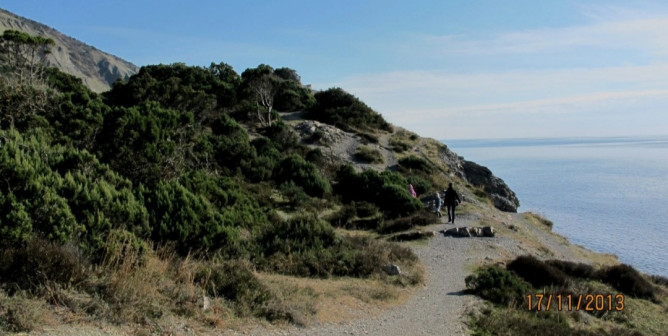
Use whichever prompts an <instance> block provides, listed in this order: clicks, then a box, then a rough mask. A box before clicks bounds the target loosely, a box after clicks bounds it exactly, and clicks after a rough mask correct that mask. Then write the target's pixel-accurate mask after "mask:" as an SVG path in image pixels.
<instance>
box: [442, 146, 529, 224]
mask: <svg viewBox="0 0 668 336" xmlns="http://www.w3.org/2000/svg"><path fill="white" fill-rule="evenodd" d="M439 159H440V160H441V162H442V163H443V164H444V165H446V166H447V167H448V169H449V171H450V174H451V175H452V176H453V177H459V178H463V179H464V180H466V181H467V182H468V183H470V184H471V185H473V186H476V187H478V188H481V189H483V190H484V191H485V192H486V193H487V195H489V197H490V198H491V199H492V202H493V204H494V207H496V208H497V209H499V210H501V211H507V212H517V208H518V207H519V206H520V201H519V199H518V198H517V195H515V192H514V191H512V190H511V189H510V187H508V185H507V184H506V183H505V182H504V181H503V180H502V179H500V178H498V177H496V176H494V174H493V173H492V171H490V170H489V169H488V168H487V167H484V166H481V165H479V164H477V163H475V162H472V161H467V160H464V158H463V157H461V156H459V155H457V154H456V153H455V152H453V151H451V150H450V149H449V148H448V146H447V145H443V147H442V148H440V149H439Z"/></svg>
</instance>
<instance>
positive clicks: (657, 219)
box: [443, 136, 668, 277]
mask: <svg viewBox="0 0 668 336" xmlns="http://www.w3.org/2000/svg"><path fill="white" fill-rule="evenodd" d="M443 142H444V143H445V144H446V145H448V147H449V148H450V149H452V150H453V151H454V152H456V153H457V154H459V155H461V156H463V157H465V158H466V159H467V160H469V161H474V162H476V163H478V164H481V165H483V166H486V167H488V168H489V169H490V170H492V172H493V173H494V174H495V175H496V176H498V177H500V178H501V179H503V180H504V181H505V182H506V183H507V184H508V185H509V186H510V188H511V189H512V190H514V191H515V193H517V196H518V197H519V199H520V203H521V204H520V208H519V211H534V212H537V213H540V214H542V215H544V216H546V217H547V218H549V219H550V220H552V221H553V222H554V231H555V232H557V233H559V234H561V235H564V236H566V237H568V239H569V240H570V241H571V242H573V243H575V244H579V245H582V246H585V247H587V248H589V249H591V250H594V251H597V252H605V253H612V254H615V255H617V256H618V257H619V259H620V260H621V261H622V262H623V263H627V264H630V265H633V266H634V267H636V268H638V269H639V270H641V271H643V272H646V273H650V274H657V275H662V276H667V277H668V243H667V242H668V225H667V224H668V223H667V221H668V136H659V137H642V138H640V137H618V138H560V139H503V140H445V141H443Z"/></svg>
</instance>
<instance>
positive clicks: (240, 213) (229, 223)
mask: <svg viewBox="0 0 668 336" xmlns="http://www.w3.org/2000/svg"><path fill="white" fill-rule="evenodd" d="M139 189H140V190H139V193H140V194H141V195H142V198H143V199H144V203H145V204H146V208H147V209H148V211H149V214H150V218H151V219H150V221H151V227H152V230H153V233H152V237H153V240H154V241H157V242H174V243H175V244H176V247H177V249H178V250H179V251H180V252H183V253H187V252H188V251H189V250H191V249H193V250H201V249H214V250H220V251H221V252H222V253H224V254H228V255H232V256H235V255H238V254H239V253H244V251H245V249H246V247H245V245H246V244H247V242H244V241H243V240H242V239H241V237H240V236H239V232H240V229H241V228H244V229H248V230H250V231H251V232H253V231H255V230H258V231H259V229H260V228H261V227H263V226H264V225H266V223H267V217H266V215H265V214H264V211H263V209H262V208H261V207H260V206H259V204H258V203H257V201H256V200H254V199H253V198H252V197H251V196H250V195H249V192H248V191H247V190H245V188H243V187H242V186H240V185H239V182H238V181H237V180H233V179H230V178H225V177H215V176H212V175H209V174H207V173H205V172H192V173H191V174H188V175H186V176H182V178H181V179H180V181H176V180H173V181H170V182H161V183H160V184H158V185H157V186H156V187H155V188H153V189H151V190H148V189H146V188H143V187H141V188H139Z"/></svg>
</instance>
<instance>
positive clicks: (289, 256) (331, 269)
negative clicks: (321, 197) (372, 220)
mask: <svg viewBox="0 0 668 336" xmlns="http://www.w3.org/2000/svg"><path fill="white" fill-rule="evenodd" d="M258 243H259V245H260V247H261V251H262V253H263V254H264V256H263V258H261V259H260V260H259V262H260V264H262V265H263V266H264V267H265V268H268V269H270V270H274V271H278V272H281V273H286V274H294V275H300V276H330V275H346V274H347V273H348V271H347V269H348V268H349V267H350V266H349V265H350V264H352V260H353V259H354V254H355V251H348V250H346V249H345V248H344V247H343V246H342V243H343V242H342V240H341V239H340V238H338V237H337V236H336V234H335V232H334V229H333V228H332V226H331V225H329V224H328V223H327V222H325V221H322V220H320V219H318V218H317V217H316V216H315V214H312V213H304V214H301V215H299V216H296V217H294V218H291V219H289V220H285V221H279V222H278V223H274V224H273V225H271V226H268V227H267V229H266V230H265V232H263V233H262V234H261V235H260V237H259V239H258Z"/></svg>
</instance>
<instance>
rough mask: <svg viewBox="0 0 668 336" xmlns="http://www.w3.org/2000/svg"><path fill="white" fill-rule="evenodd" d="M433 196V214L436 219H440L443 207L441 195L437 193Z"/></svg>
mask: <svg viewBox="0 0 668 336" xmlns="http://www.w3.org/2000/svg"><path fill="white" fill-rule="evenodd" d="M434 196H436V206H434V212H435V213H436V214H437V215H438V218H441V216H443V214H441V206H442V205H443V200H442V199H441V195H440V194H439V193H438V191H437V192H436V194H434Z"/></svg>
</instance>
